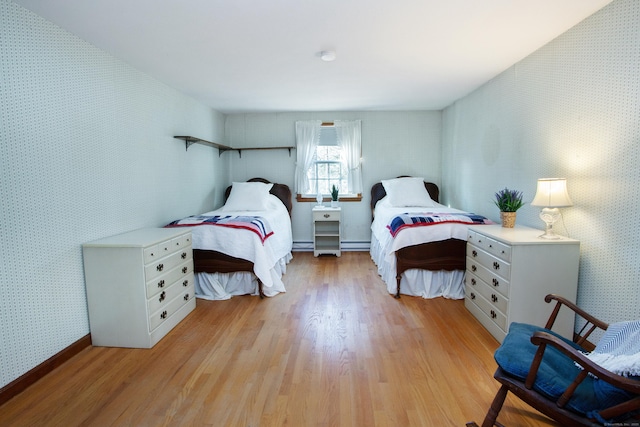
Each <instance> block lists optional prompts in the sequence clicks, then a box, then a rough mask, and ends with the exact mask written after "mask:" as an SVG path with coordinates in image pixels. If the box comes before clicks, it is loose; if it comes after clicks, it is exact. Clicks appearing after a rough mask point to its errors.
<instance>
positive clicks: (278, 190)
mask: <svg viewBox="0 0 640 427" xmlns="http://www.w3.org/2000/svg"><path fill="white" fill-rule="evenodd" d="M247 182H264V183H265V184H271V181H268V180H266V179H264V178H251V179H248V180H247ZM231 187H232V186H231V185H230V186H228V187H227V189H226V190H225V192H224V201H225V202H226V201H227V199H228V198H229V194H231ZM269 193H271V194H273V195H274V196H276V197H277V198H278V199H280V200H282V203H284V205H285V206H286V208H287V210H288V211H289V216H291V209H293V203H292V201H291V189H290V188H289V186H288V185H285V184H276V183H274V184H273V187H271V191H269Z"/></svg>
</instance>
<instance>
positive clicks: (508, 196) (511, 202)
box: [494, 188, 524, 212]
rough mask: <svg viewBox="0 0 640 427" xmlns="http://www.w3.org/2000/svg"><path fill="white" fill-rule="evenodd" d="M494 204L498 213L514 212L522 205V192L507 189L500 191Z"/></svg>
mask: <svg viewBox="0 0 640 427" xmlns="http://www.w3.org/2000/svg"><path fill="white" fill-rule="evenodd" d="M494 203H495V204H496V206H497V207H498V209H500V212H515V211H517V210H518V209H520V208H521V207H522V206H523V205H524V202H523V201H522V191H517V190H509V189H508V188H505V189H504V190H500V191H498V192H497V193H496V200H495V201H494Z"/></svg>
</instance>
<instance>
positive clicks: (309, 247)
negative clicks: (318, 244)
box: [292, 240, 371, 252]
mask: <svg viewBox="0 0 640 427" xmlns="http://www.w3.org/2000/svg"><path fill="white" fill-rule="evenodd" d="M340 246H341V247H340V250H342V251H345V252H347V251H351V252H369V249H370V248H371V242H369V241H360V240H345V241H342V242H340ZM292 251H293V252H313V242H312V241H310V240H309V241H297V242H293V248H292Z"/></svg>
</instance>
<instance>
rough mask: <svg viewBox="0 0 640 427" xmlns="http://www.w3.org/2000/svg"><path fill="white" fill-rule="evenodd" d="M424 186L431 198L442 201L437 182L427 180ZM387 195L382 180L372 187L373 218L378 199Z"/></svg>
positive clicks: (405, 176) (438, 201) (404, 176)
mask: <svg viewBox="0 0 640 427" xmlns="http://www.w3.org/2000/svg"><path fill="white" fill-rule="evenodd" d="M398 178H408V176H407V175H403V176H399V177H398ZM424 188H426V189H427V192H428V193H429V196H430V197H431V200H433V201H434V202H437V203H440V189H439V188H438V186H437V185H436V184H434V183H433V182H426V181H425V183H424ZM386 195H387V192H386V191H384V187H383V186H382V183H381V182H376V183H375V184H373V187H371V217H372V218H373V210H374V209H375V207H376V203H378V201H380V199H382V198H383V197H384V196H386Z"/></svg>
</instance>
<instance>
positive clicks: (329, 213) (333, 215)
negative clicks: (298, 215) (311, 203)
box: [313, 209, 340, 221]
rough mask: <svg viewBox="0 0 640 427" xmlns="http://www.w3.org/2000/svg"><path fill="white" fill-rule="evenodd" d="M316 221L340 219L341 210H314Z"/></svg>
mask: <svg viewBox="0 0 640 427" xmlns="http://www.w3.org/2000/svg"><path fill="white" fill-rule="evenodd" d="M313 220H314V221H340V211H338V210H335V211H333V210H328V209H327V210H320V211H315V212H313Z"/></svg>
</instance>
